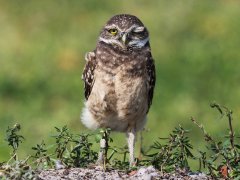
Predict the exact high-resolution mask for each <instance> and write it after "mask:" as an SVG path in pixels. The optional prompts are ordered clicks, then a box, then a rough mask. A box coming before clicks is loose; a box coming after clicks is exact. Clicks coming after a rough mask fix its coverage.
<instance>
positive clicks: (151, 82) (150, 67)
mask: <svg viewBox="0 0 240 180" xmlns="http://www.w3.org/2000/svg"><path fill="white" fill-rule="evenodd" d="M147 76H148V78H147V83H148V111H149V108H150V106H151V104H152V99H153V92H154V87H155V82H156V72H155V65H154V60H153V58H152V56H151V55H150V58H149V59H148V61H147ZM148 111H147V113H148Z"/></svg>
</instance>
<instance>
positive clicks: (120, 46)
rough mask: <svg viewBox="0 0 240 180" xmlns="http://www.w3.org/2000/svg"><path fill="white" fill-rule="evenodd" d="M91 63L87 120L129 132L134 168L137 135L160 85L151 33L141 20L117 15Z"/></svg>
mask: <svg viewBox="0 0 240 180" xmlns="http://www.w3.org/2000/svg"><path fill="white" fill-rule="evenodd" d="M85 59H86V61H87V63H86V65H85V68H84V72H83V80H84V82H85V98H86V102H85V108H84V110H83V114H82V122H83V123H84V124H85V125H86V126H87V127H89V128H92V129H96V128H100V127H101V128H111V129H112V130H115V131H122V132H127V135H128V144H129V151H130V164H133V162H134V158H133V150H134V141H135V135H136V132H137V131H139V130H141V129H142V128H143V127H144V125H145V122H146V116H147V113H148V110H149V108H150V105H151V102H152V98H153V90H154V86H155V66H154V61H153V58H152V55H151V49H150V45H149V37H148V31H147V29H146V27H144V25H143V23H142V22H141V21H140V20H139V19H138V18H137V17H135V16H132V15H126V14H122V15H116V16H114V17H112V18H111V19H110V20H109V21H108V22H107V24H106V25H105V27H104V28H103V29H102V31H101V33H100V38H99V40H98V43H97V47H96V49H95V50H94V51H93V52H89V53H87V54H86V57H85ZM131 153H132V155H131Z"/></svg>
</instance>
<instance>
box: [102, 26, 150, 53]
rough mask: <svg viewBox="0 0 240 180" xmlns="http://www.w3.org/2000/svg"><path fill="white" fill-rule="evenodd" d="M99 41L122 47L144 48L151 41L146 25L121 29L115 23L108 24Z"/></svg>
mask: <svg viewBox="0 0 240 180" xmlns="http://www.w3.org/2000/svg"><path fill="white" fill-rule="evenodd" d="M99 41H103V42H105V43H107V44H112V45H117V46H119V47H120V48H121V49H129V48H133V49H134V48H135V49H138V48H142V47H143V46H145V44H146V43H147V42H148V41H149V38H148V31H147V30H146V28H145V27H144V26H137V25H132V26H131V27H130V28H128V29H119V28H118V27H116V26H115V25H111V26H106V27H105V28H104V30H103V31H102V33H101V36H100V38H99Z"/></svg>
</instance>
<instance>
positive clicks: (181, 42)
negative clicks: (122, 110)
mask: <svg viewBox="0 0 240 180" xmlns="http://www.w3.org/2000/svg"><path fill="white" fill-rule="evenodd" d="M239 5H240V3H239V2H237V1H224V0H220V1H208V0H203V1H191V0H187V1H178V0H173V1H164V0H161V1H144V0H139V1H136V0H134V1H125V0H124V1H107V0H102V1H97V0H93V1H87V0H81V1H78V0H72V1H66V0H53V1H47V0H42V1H33V0H30V1H19V0H13V1H2V0H1V1H0V26H1V28H0V132H1V133H0V161H3V160H6V159H7V158H8V157H9V156H10V155H9V153H8V152H9V151H8V146H7V145H6V144H4V143H3V141H4V140H3V139H4V132H5V129H6V128H7V127H8V126H12V125H13V124H15V123H16V122H18V123H20V124H21V125H22V127H23V129H22V134H23V136H24V137H26V138H27V140H26V143H24V144H23V147H22V150H21V151H20V154H22V156H24V155H26V154H29V152H30V149H29V147H32V146H33V145H34V144H36V143H40V142H41V140H42V139H48V137H49V136H50V135H51V134H52V133H53V132H52V129H53V127H54V126H58V127H60V126H63V125H67V126H68V127H69V128H70V129H72V130H73V131H74V132H86V131H88V130H87V129H86V128H84V127H83V125H82V124H81V123H80V120H79V119H80V118H79V117H80V112H81V108H82V106H83V101H84V98H83V83H82V81H81V73H82V69H83V65H84V63H85V61H84V54H85V53H86V52H87V51H91V50H93V49H94V48H95V44H96V39H97V37H98V34H99V31H100V29H101V27H102V26H103V25H104V23H105V22H106V21H107V20H108V19H109V18H110V17H111V16H113V15H114V14H119V13H130V14H134V15H136V16H138V17H139V18H140V19H142V21H143V22H144V23H145V25H146V26H147V27H148V29H149V31H150V35H151V39H150V40H151V47H152V51H153V56H154V58H155V63H156V69H157V84H156V89H155V94H154V101H153V105H152V108H151V109H150V112H149V118H148V123H147V126H146V128H147V129H150V131H149V132H148V133H145V138H144V139H145V142H146V145H148V144H151V143H152V142H151V140H152V139H153V137H155V138H157V137H159V136H160V137H166V136H167V135H168V133H169V132H170V131H171V130H172V129H173V128H174V127H176V126H177V125H178V124H182V125H183V126H184V127H186V128H187V129H191V130H192V131H193V132H194V134H193V135H191V137H190V138H191V140H192V141H193V143H194V146H196V147H201V146H202V141H201V140H200V136H201V134H200V132H198V131H196V129H197V127H194V126H193V125H192V123H191V122H190V120H189V119H190V117H191V116H194V117H196V118H197V119H198V120H200V121H201V122H203V123H204V124H205V126H206V129H207V130H208V132H210V133H211V134H214V135H216V136H219V137H221V133H222V131H223V129H224V128H225V122H224V121H223V120H219V118H218V117H219V116H218V114H217V113H214V112H212V111H210V110H209V107H208V104H209V103H210V102H212V101H214V100H215V101H217V102H219V103H220V104H225V105H226V106H228V107H230V108H231V109H232V110H233V111H234V117H240V108H239V107H240V106H239V99H240V86H239V80H240V73H239V69H240V61H239V58H240V53H239V47H240V42H239V34H240V23H239V21H238V18H237V17H239V16H240V6H239ZM235 119H237V118H235ZM233 123H234V126H236V127H238V126H239V125H240V122H239V121H236V120H235V121H233ZM113 139H119V141H115V142H121V143H122V144H123V145H124V144H125V137H124V135H120V134H118V133H115V134H114V135H113Z"/></svg>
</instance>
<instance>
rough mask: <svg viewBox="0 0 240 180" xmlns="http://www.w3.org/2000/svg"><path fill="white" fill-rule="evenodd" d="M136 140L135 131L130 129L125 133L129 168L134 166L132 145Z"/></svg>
mask: <svg viewBox="0 0 240 180" xmlns="http://www.w3.org/2000/svg"><path fill="white" fill-rule="evenodd" d="M135 139H136V130H135V129H134V128H133V129H130V130H128V132H127V142H128V150H129V166H130V167H132V166H134V165H135V159H134V145H135Z"/></svg>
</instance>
